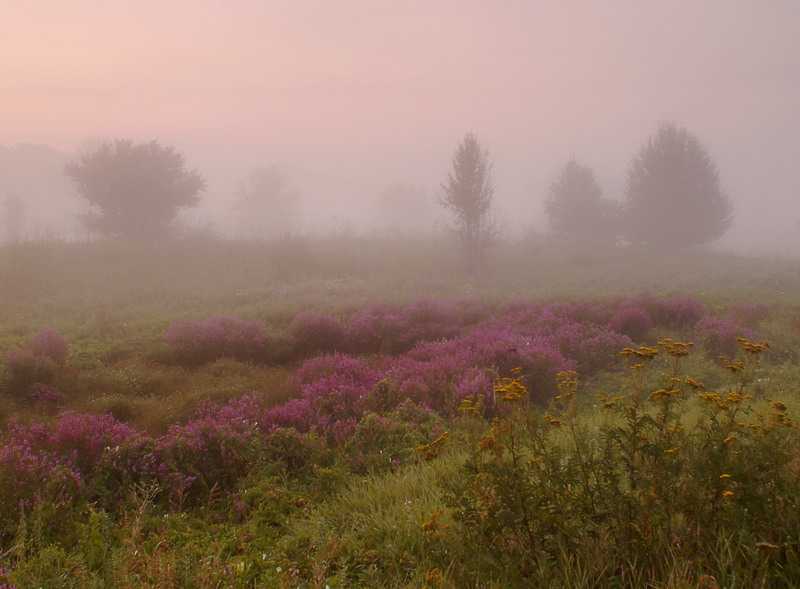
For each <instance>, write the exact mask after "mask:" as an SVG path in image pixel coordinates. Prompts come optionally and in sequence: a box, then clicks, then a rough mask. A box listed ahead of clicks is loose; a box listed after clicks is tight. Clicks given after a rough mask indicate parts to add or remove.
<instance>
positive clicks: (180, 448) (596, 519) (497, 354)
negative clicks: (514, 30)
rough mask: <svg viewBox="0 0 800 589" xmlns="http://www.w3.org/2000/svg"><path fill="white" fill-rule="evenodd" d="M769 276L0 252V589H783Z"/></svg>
mask: <svg viewBox="0 0 800 589" xmlns="http://www.w3.org/2000/svg"><path fill="white" fill-rule="evenodd" d="M799 301H800V263H798V261H797V260H793V259H787V258H780V257H745V256H738V255H733V254H724V253H709V252H691V253H686V252H683V253H678V252H675V253H663V252H662V253H654V252H647V251H641V250H637V249H635V248H614V249H607V250H605V249H598V250H594V251H591V252H582V251H575V250H571V249H570V248H568V247H566V246H564V245H560V244H555V243H552V242H549V241H548V240H545V239H543V238H538V237H528V238H525V239H519V240H515V241H507V242H503V243H501V244H499V245H498V247H497V248H495V249H494V250H493V251H492V252H491V255H490V256H489V259H488V260H487V263H486V265H485V266H484V267H483V268H482V269H481V270H480V271H479V272H477V273H474V274H466V273H465V272H464V271H463V269H462V268H461V264H460V259H459V252H458V250H457V249H456V248H455V247H454V246H453V244H451V243H449V242H448V241H446V240H442V239H438V238H435V237H427V236H423V237H418V238H414V239H410V238H399V237H397V238H394V237H375V238H368V237H355V236H351V235H332V236H328V237H317V238H311V237H294V238H284V239H278V240H274V241H268V242H234V241H222V240H216V239H212V238H208V237H202V236H197V237H195V238H192V239H187V240H183V241H176V242H172V243H163V244H153V245H143V244H131V243H123V242H109V243H106V242H102V243H100V242H90V243H71V244H63V243H47V242H43V243H19V244H10V245H6V246H3V247H2V248H0V351H1V352H2V366H0V422H2V424H3V427H2V434H0V435H1V436H2V447H0V587H12V586H13V587H20V588H21V587H40V586H41V587H309V588H312V587H320V588H321V587H428V588H432V587H456V588H462V587H475V588H478V587H487V588H491V587H497V588H499V587H554V588H555V587H631V588H634V587H636V588H638V587H653V588H656V587H663V588H679V587H687V588H688V587H706V588H709V589H711V588H714V587H762V588H765V587H795V586H797V585H798V583H800V540H799V538H800V493H798V489H800V432H799V431H798V427H797V424H796V422H795V421H794V420H795V419H796V418H797V416H798V414H800V411H798V410H799V409H800V401H798V387H799V386H800V367H799V366H798V361H797V360H798V352H799V351H800V304H798V302H799Z"/></svg>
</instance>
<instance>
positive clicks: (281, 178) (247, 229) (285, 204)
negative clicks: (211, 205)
mask: <svg viewBox="0 0 800 589" xmlns="http://www.w3.org/2000/svg"><path fill="white" fill-rule="evenodd" d="M237 196H238V198H237V200H236V202H235V203H234V206H235V207H236V209H237V211H238V213H239V215H240V220H241V227H242V231H243V234H244V237H247V238H250V239H258V238H264V237H276V236H278V235H280V234H287V233H289V232H290V231H291V228H292V225H293V224H294V223H295V217H296V216H297V212H298V211H297V203H298V200H299V196H298V194H297V191H296V190H294V189H293V188H292V187H291V186H290V185H289V177H288V174H287V173H286V172H285V171H284V170H282V169H281V168H280V167H278V166H276V165H272V166H270V167H267V168H265V167H262V166H259V167H257V168H256V169H255V170H253V171H252V172H251V173H250V175H249V176H248V177H247V179H246V180H244V181H243V182H241V183H240V184H239V190H238V191H237Z"/></svg>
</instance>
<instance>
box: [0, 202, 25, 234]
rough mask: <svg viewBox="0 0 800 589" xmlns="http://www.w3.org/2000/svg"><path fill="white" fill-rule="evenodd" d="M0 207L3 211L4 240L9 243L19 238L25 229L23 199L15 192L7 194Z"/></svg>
mask: <svg viewBox="0 0 800 589" xmlns="http://www.w3.org/2000/svg"><path fill="white" fill-rule="evenodd" d="M0 208H2V211H3V228H4V229H5V232H4V236H3V238H4V240H5V241H6V242H9V243H10V242H15V241H19V240H21V239H22V235H23V233H24V229H25V201H24V200H22V199H21V198H20V197H19V196H17V195H16V194H9V195H8V196H7V197H6V198H5V199H4V200H3V202H2V204H0Z"/></svg>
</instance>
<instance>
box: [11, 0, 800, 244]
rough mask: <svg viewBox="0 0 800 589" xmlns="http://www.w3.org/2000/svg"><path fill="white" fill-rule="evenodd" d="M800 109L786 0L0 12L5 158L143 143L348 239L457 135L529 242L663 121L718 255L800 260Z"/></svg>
mask: <svg viewBox="0 0 800 589" xmlns="http://www.w3.org/2000/svg"><path fill="white" fill-rule="evenodd" d="M798 104H800V2H797V0H767V1H764V2H754V1H752V0H747V1H745V0H701V1H697V0H670V1H668V2H667V1H664V2H642V1H641V0H617V1H614V0H612V1H608V2H599V1H596V0H585V1H577V0H567V1H565V0H558V1H557V2H556V1H546V0H539V1H537V0H526V1H523V0H504V1H503V2H496V3H490V2H486V1H477V0H437V1H434V2H431V1H430V0H426V1H422V0H411V1H407V2H402V3H390V2H382V1H376V0H337V1H336V2H332V1H329V0H326V1H323V0H317V1H303V0H298V1H289V0H286V1H269V0H230V1H221V0H220V1H216V0H213V1H212V0H192V1H188V0H168V1H165V0H139V1H138V2H136V3H128V2H125V3H123V2H113V1H112V2H109V1H108V0H104V1H101V0H71V1H70V2H64V1H61V0H28V1H27V2H24V3H22V2H14V3H13V4H12V3H11V2H8V6H4V9H3V18H2V19H1V20H0V144H2V145H6V146H7V145H13V144H16V143H18V142H27V143H40V144H47V145H52V146H54V147H56V148H58V149H60V150H63V151H67V152H69V151H73V150H75V149H77V148H78V146H79V145H80V144H81V143H82V142H83V141H84V140H85V139H86V138H87V137H119V138H131V139H134V140H136V141H149V140H151V139H158V140H160V141H161V142H162V143H164V144H169V145H174V146H175V147H176V148H177V149H179V150H180V151H182V152H183V153H184V154H185V155H186V158H187V162H188V164H189V165H190V166H191V167H197V168H198V169H199V170H200V171H201V172H202V173H203V174H204V175H205V176H206V177H207V178H208V180H209V189H208V192H207V194H206V195H205V197H204V204H203V207H202V209H201V214H203V215H208V216H211V217H214V216H220V217H222V216H223V215H225V214H228V213H229V212H230V203H231V201H232V199H233V192H234V190H235V185H236V183H237V182H238V181H239V180H241V179H242V178H243V177H245V176H246V175H247V174H248V173H249V171H250V170H252V169H253V168H254V167H256V166H258V165H270V164H273V163H280V164H282V165H284V166H286V169H287V170H289V171H290V177H291V180H292V183H293V184H294V185H295V187H296V188H297V189H298V192H300V194H301V199H302V201H301V202H302V206H303V210H304V213H305V214H306V216H307V218H309V219H313V220H314V222H320V221H324V220H325V219H327V218H329V217H330V216H331V215H333V214H338V215H339V216H341V217H345V218H350V217H352V218H353V219H355V220H356V222H358V223H360V224H362V226H363V225H365V224H366V223H367V221H368V219H369V214H367V212H366V211H367V209H368V208H369V207H370V206H372V203H373V202H374V201H375V199H376V198H377V197H378V195H379V193H380V192H381V191H382V190H383V188H385V186H386V185H388V184H390V183H393V182H408V183H410V184H414V185H421V186H425V187H427V188H428V191H429V193H430V194H431V195H432V198H433V195H435V194H436V191H437V188H438V186H439V184H440V183H441V182H442V181H444V180H445V178H446V174H447V170H448V168H449V165H450V158H451V156H452V153H453V150H454V149H455V146H456V144H457V142H458V141H459V140H460V139H461V138H462V137H463V135H464V134H465V132H467V131H472V132H474V133H475V134H476V136H477V137H478V139H479V140H480V141H481V142H482V143H484V144H486V145H488V147H489V150H490V154H491V156H490V157H491V160H492V161H493V162H494V179H495V185H496V199H497V203H498V206H499V208H500V209H501V211H502V213H503V214H504V215H505V216H506V217H507V218H509V219H511V220H513V222H514V225H515V227H517V228H518V229H519V228H522V227H524V226H531V227H539V228H543V227H544V222H543V218H544V215H543V212H542V202H543V200H544V199H545V198H546V196H547V187H548V185H549V183H550V182H551V181H552V180H553V178H554V177H555V175H556V173H557V171H558V170H557V169H558V167H559V166H560V165H562V164H563V163H564V162H565V161H566V160H567V159H568V158H569V157H570V156H571V155H572V154H574V155H575V156H576V157H577V158H578V159H579V160H581V161H582V162H584V163H586V164H588V165H589V166H591V167H592V168H593V169H594V170H595V172H596V174H597V176H598V179H599V180H600V183H601V185H602V186H603V188H604V190H605V193H606V195H607V196H609V197H611V198H619V197H620V196H621V189H622V186H623V183H624V176H625V171H626V170H627V167H628V164H629V162H630V160H631V158H632V157H633V156H634V155H635V153H636V151H637V150H638V148H639V146H640V145H641V144H642V143H643V142H644V141H645V140H646V139H647V137H648V136H649V135H650V134H651V133H653V132H654V131H655V129H656V127H657V125H658V123H659V121H662V120H675V121H677V122H679V123H680V124H682V125H684V126H686V127H687V128H688V129H689V130H690V131H691V132H692V133H694V134H695V135H696V136H697V137H698V138H699V139H700V141H701V142H702V143H703V144H704V145H705V147H706V148H707V149H708V151H709V153H710V154H711V155H712V156H713V157H714V158H715V160H716V162H717V164H718V166H719V170H720V175H721V179H722V182H723V185H724V186H725V188H726V190H727V192H728V193H729V194H730V196H731V198H732V199H733V200H734V203H735V205H736V221H735V224H734V227H733V229H732V230H731V231H730V232H729V235H728V236H727V237H726V238H725V239H724V240H723V242H722V245H723V247H735V248H736V249H738V250H740V251H756V250H759V251H763V250H764V249H769V248H771V249H775V250H777V251H788V250H792V251H800V225H798V222H799V221H800V202H799V201H800V199H799V198H798V197H799V196H800V166H798V164H797V161H796V160H797V158H798V155H800V115H798ZM0 180H1V179H0ZM338 207H341V210H340V211H339V212H337V208H338ZM359 211H361V212H362V214H361V215H360V217H358V218H357V214H358V212H359ZM370 212H371V211H370Z"/></svg>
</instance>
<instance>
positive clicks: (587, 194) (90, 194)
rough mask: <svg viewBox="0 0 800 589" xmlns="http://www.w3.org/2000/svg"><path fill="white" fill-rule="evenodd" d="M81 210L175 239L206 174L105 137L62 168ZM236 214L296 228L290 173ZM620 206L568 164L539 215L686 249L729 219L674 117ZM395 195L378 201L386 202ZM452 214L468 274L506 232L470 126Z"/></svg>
mask: <svg viewBox="0 0 800 589" xmlns="http://www.w3.org/2000/svg"><path fill="white" fill-rule="evenodd" d="M65 174H66V176H67V177H68V178H69V179H71V180H72V181H73V183H74V185H75V187H76V189H77V193H78V195H79V196H80V197H81V198H83V200H84V201H85V203H86V204H87V205H88V207H89V211H88V212H87V213H86V214H85V215H84V216H83V218H82V219H81V220H82V222H83V224H84V226H85V227H86V228H87V229H88V230H90V231H92V232H94V233H97V234H99V235H102V236H105V237H109V238H123V239H136V240H153V239H161V238H164V237H167V236H169V235H170V234H173V233H174V231H175V220H176V217H177V215H178V213H179V211H181V210H182V209H185V208H189V207H194V206H196V205H197V204H198V203H199V202H200V194H201V193H202V192H203V191H204V190H205V187H206V181H205V179H204V178H203V176H202V175H201V174H200V173H199V172H198V171H197V170H194V169H190V168H189V167H188V166H187V164H186V161H185V158H184V156H183V154H181V153H180V152H179V151H177V150H176V149H175V148H174V147H168V146H167V147H165V146H162V145H161V144H159V143H158V142H157V141H151V142H148V143H140V144H136V143H134V142H133V141H130V140H114V141H106V142H104V143H102V144H101V145H100V146H99V147H97V148H96V149H94V150H90V151H88V152H86V153H84V154H83V155H82V156H80V157H79V158H77V159H75V160H73V161H71V162H69V163H67V164H66V167H65ZM236 196H237V198H236V200H235V203H234V209H235V210H236V211H237V212H238V214H239V215H240V218H241V225H242V228H243V231H242V234H243V235H244V236H246V237H249V238H265V237H272V236H277V235H280V234H283V233H287V232H289V231H290V230H291V228H292V227H293V226H294V224H295V217H296V215H297V203H298V199H299V196H298V193H297V192H296V191H295V190H294V189H293V188H292V187H291V185H290V182H289V178H288V175H287V173H286V171H285V170H284V169H282V168H280V167H278V166H269V167H257V168H256V169H255V170H253V171H252V173H251V174H250V175H249V176H247V177H246V178H245V179H244V180H243V181H242V182H241V183H240V185H239V188H238V191H237V193H236ZM622 196H623V198H622V200H620V201H616V200H611V199H608V198H606V197H605V196H604V194H603V190H602V188H601V187H600V185H599V183H598V181H597V178H596V177H595V174H594V171H593V170H592V169H591V168H590V167H589V166H588V165H586V164H584V163H582V162H580V161H579V160H578V159H577V158H576V157H574V156H573V157H571V158H569V159H568V161H567V162H566V164H565V165H564V166H563V168H562V169H561V170H560V171H559V173H558V175H557V177H556V179H555V180H554V181H553V182H552V184H551V186H550V189H549V194H548V196H547V199H546V200H545V202H544V210H545V213H546V215H547V219H548V228H549V231H550V233H551V234H552V235H553V236H554V237H556V238H557V239H559V240H561V241H562V242H564V243H570V244H573V245H575V246H577V247H581V248H584V247H594V246H599V245H600V246H602V245H613V244H615V243H618V242H621V241H622V242H627V243H629V244H633V245H637V246H641V247H647V248H653V249H668V248H669V249H673V250H685V249H687V248H692V247H698V246H702V245H705V244H707V243H709V242H711V241H713V240H715V239H717V238H719V237H721V236H722V235H723V234H724V233H725V231H726V230H727V229H728V227H729V226H730V224H731V221H732V219H733V205H732V203H731V201H730V199H729V198H728V196H727V195H726V194H725V193H724V191H723V189H722V187H721V182H720V179H719V173H718V170H717V166H716V164H715V163H714V160H713V159H712V158H711V156H710V155H709V154H708V153H707V151H706V150H705V148H704V147H703V146H702V145H701V144H700V142H699V141H698V140H697V138H696V137H695V136H694V135H692V134H691V133H689V132H688V131H687V130H686V129H685V128H683V127H681V126H679V125H678V124H676V123H674V122H663V123H661V124H660V125H659V126H658V128H657V130H656V132H655V133H654V134H653V135H652V136H651V137H649V138H648V140H647V141H646V142H645V143H644V144H643V145H642V147H641V148H640V149H639V152H638V153H637V154H636V155H635V157H634V158H633V159H632V161H631V163H630V165H629V168H628V172H627V176H626V182H625V186H624V191H623V195H622ZM424 198H426V197H425V192H424V189H422V188H420V187H414V186H412V185H408V184H402V183H398V184H395V185H391V186H390V187H389V188H388V189H387V190H386V191H384V193H382V194H381V195H380V199H381V207H382V208H383V209H384V210H386V211H392V213H391V214H392V216H393V217H395V218H397V219H401V218H402V214H403V211H404V210H405V208H416V209H417V210H425V207H424V206H421V207H420V202H418V201H420V199H422V200H424ZM387 200H388V201H397V202H386V201H387ZM438 200H439V204H440V205H441V206H442V207H443V208H444V209H445V210H446V211H447V212H449V213H450V215H451V219H452V222H451V225H450V230H451V233H452V234H453V236H454V237H455V238H456V239H457V241H458V243H459V244H460V247H461V248H462V250H463V253H464V259H465V263H466V267H467V269H468V270H469V271H473V270H475V269H476V268H477V267H479V266H480V264H481V263H482V262H483V261H484V259H485V256H486V253H487V251H488V250H489V249H490V248H491V246H492V245H493V244H494V243H495V242H496V241H497V240H498V238H499V237H500V234H501V232H502V230H503V227H504V225H503V223H502V222H501V220H500V217H499V214H498V211H497V209H496V203H495V194H494V184H493V181H492V165H491V162H490V160H489V152H488V149H487V148H486V147H485V146H483V145H481V143H480V142H479V141H478V139H477V137H476V136H475V135H474V134H473V133H467V134H466V135H465V136H464V138H463V139H462V140H461V141H460V142H459V143H458V145H457V147H456V150H455V152H454V154H453V158H452V163H451V169H450V171H449V173H448V175H447V180H446V182H444V183H442V185H441V187H440V192H439V194H438ZM0 213H2V215H3V217H4V225H5V226H6V227H5V233H6V235H8V236H11V237H14V236H15V235H17V233H15V229H14V226H18V225H20V223H21V221H20V219H21V218H22V216H23V215H24V203H23V202H20V201H19V199H18V198H17V197H12V196H8V197H7V198H6V199H5V200H4V201H3V202H2V210H1V211H0Z"/></svg>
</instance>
